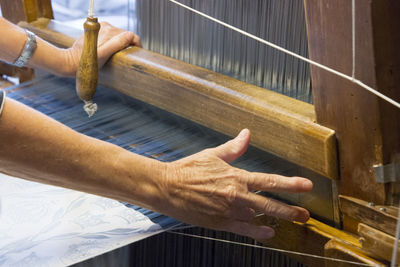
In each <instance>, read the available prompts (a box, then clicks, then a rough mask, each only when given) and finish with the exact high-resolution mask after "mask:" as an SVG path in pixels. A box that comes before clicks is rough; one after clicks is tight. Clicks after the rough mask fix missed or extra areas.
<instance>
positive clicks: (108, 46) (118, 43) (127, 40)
mask: <svg viewBox="0 0 400 267" xmlns="http://www.w3.org/2000/svg"><path fill="white" fill-rule="evenodd" d="M134 37H135V35H134V34H133V33H132V32H122V33H119V34H117V35H115V36H114V37H113V38H111V39H110V40H108V41H106V42H104V43H103V44H102V45H101V46H100V47H99V48H98V55H99V58H101V59H103V60H104V61H107V59H108V58H109V57H111V56H112V55H113V54H114V53H115V52H118V51H119V50H121V49H124V48H125V47H127V46H129V45H130V44H131V43H132V42H133V40H134Z"/></svg>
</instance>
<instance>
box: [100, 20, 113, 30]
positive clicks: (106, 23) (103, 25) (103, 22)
mask: <svg viewBox="0 0 400 267" xmlns="http://www.w3.org/2000/svg"><path fill="white" fill-rule="evenodd" d="M100 25H101V26H102V27H105V28H107V27H111V24H110V23H108V22H107V21H102V22H100Z"/></svg>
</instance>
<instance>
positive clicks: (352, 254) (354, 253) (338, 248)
mask: <svg viewBox="0 0 400 267" xmlns="http://www.w3.org/2000/svg"><path fill="white" fill-rule="evenodd" d="M324 250H325V254H324V255H325V257H328V258H333V259H342V260H346V261H350V262H359V263H360V264H368V265H370V266H382V267H383V266H387V265H386V264H384V263H382V262H379V261H377V260H375V259H373V258H371V257H368V256H367V255H365V254H363V253H360V251H359V250H356V249H354V248H353V247H350V246H347V245H345V244H343V243H339V242H337V241H335V240H330V241H328V242H327V243H326V244H325V246H324ZM354 266H365V265H357V264H355V263H347V262H337V261H329V260H327V261H326V262H325V267H354Z"/></svg>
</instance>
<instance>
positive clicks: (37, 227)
mask: <svg viewBox="0 0 400 267" xmlns="http://www.w3.org/2000/svg"><path fill="white" fill-rule="evenodd" d="M146 212H147V213H152V212H151V211H147V210H146V211H144V209H142V208H140V207H136V206H132V205H130V206H129V207H128V206H127V205H124V204H123V203H121V202H118V201H115V200H112V199H108V198H104V197H99V196H95V195H91V194H86V193H82V192H77V191H73V190H69V189H64V188H60V187H55V186H49V185H43V184H39V183H35V182H30V181H25V180H22V179H18V178H14V177H9V176H6V175H2V174H0V266H67V265H71V264H74V263H77V262H81V261H84V260H86V259H89V258H92V257H95V256H97V255H100V254H103V253H106V252H108V251H111V250H114V249H116V248H119V247H122V246H125V245H127V244H130V243H132V242H135V241H138V240H141V239H143V238H146V237H149V236H151V235H154V234H157V233H160V232H162V231H164V230H166V229H168V228H169V227H170V226H171V220H173V219H170V218H168V217H166V216H163V219H162V220H158V221H159V222H155V221H156V220H153V219H152V218H151V216H149V215H147V214H146ZM153 214H155V213H153ZM172 225H176V221H175V220H173V223H172Z"/></svg>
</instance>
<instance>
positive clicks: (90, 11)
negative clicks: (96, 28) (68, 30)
mask: <svg viewBox="0 0 400 267" xmlns="http://www.w3.org/2000/svg"><path fill="white" fill-rule="evenodd" d="M89 17H94V0H90V4H89Z"/></svg>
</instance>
